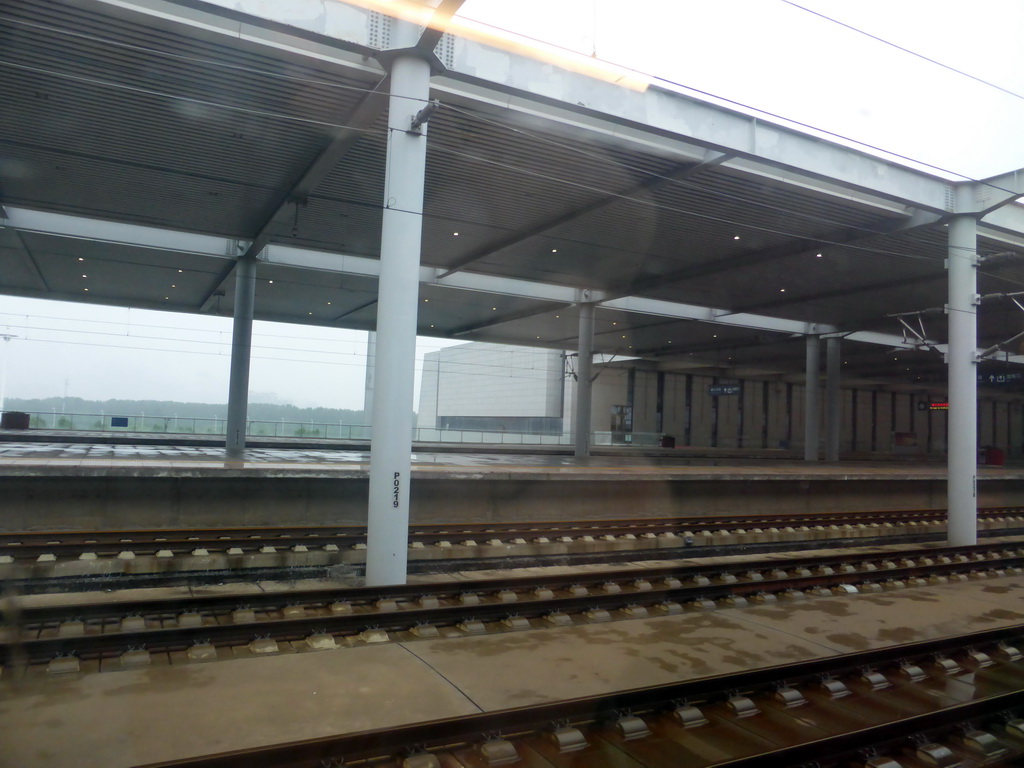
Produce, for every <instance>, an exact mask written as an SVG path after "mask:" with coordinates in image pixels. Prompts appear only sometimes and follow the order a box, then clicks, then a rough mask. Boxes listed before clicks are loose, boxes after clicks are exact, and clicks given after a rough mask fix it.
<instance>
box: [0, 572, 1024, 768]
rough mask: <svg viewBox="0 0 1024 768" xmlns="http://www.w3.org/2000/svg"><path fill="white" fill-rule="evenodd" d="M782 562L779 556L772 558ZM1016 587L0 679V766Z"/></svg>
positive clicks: (661, 677)
mask: <svg viewBox="0 0 1024 768" xmlns="http://www.w3.org/2000/svg"><path fill="white" fill-rule="evenodd" d="M780 557H784V556H781V555H780ZM1022 621H1024V577H1022V576H1016V575H1005V576H995V577H990V578H984V579H978V580H971V581H968V582H961V583H950V584H942V585H930V586H927V587H909V588H907V589H904V590H900V591H893V592H885V593H877V594H867V593H861V594H854V595H847V596H829V597H812V598H808V599H806V600H802V601H799V602H792V601H786V600H783V601H780V602H779V603H776V604H773V605H764V606H755V605H749V606H746V607H742V608H728V609H719V610H714V611H706V612H688V613H684V614H682V615H675V616H665V617H660V618H648V619H627V620H620V621H613V622H609V623H601V624H577V625H574V626H569V627H551V628H545V629H532V630H527V631H517V632H512V631H509V632H504V633H498V634H491V635H483V636H465V635H461V634H460V633H459V632H458V631H457V630H454V629H452V630H447V631H446V634H448V635H451V636H448V637H440V638H436V639H422V640H412V641H404V642H389V643H381V644H373V645H366V644H362V645H356V646H354V647H342V648H339V649H336V650H327V651H311V652H306V653H294V652H293V653H282V654H280V655H276V656H267V657H263V658H247V659H234V660H228V661H217V662H209V663H194V664H186V665H182V666H175V665H171V666H155V665H154V666H152V667H150V668H145V669H134V670H121V671H112V672H109V673H93V674H87V673H84V672H83V673H79V674H72V675H61V676H46V675H29V676H28V677H26V678H25V679H23V680H22V681H20V682H17V683H15V681H13V680H12V679H11V676H10V675H5V678H4V679H3V680H0V723H2V724H3V728H4V731H5V733H6V734H8V735H9V736H8V737H7V738H5V744H4V748H3V749H2V750H0V766H8V765H9V766H24V765H47V766H52V767H53V768H64V767H65V766H76V768H88V767H90V766H96V767H97V768H98V767H99V766H103V767H104V768H116V767H118V766H130V765H137V764H140V763H147V762H155V761H159V760H168V759H172V758H176V757H185V756H188V755H199V754H206V753H210V752H217V751H224V750H230V749H238V748H243V747H246V746H254V745H259V744H272V743H280V742H285V741H293V740H298V739H306V738H314V737H318V736H327V735H331V734H336V733H339V732H352V731H358V730H364V729H369V728H382V727H389V726H395V725H398V724H401V723H407V722H415V721H421V720H430V719H437V718H442V717H454V716H459V715H462V714H468V713H473V712H479V711H489V710H495V709H504V708H508V707H514V706H523V705H529V704H535V703H541V702H549V701H557V700H560V699H565V698H573V697H579V696H586V695H592V694H600V693H606V692H609V691H615V690H622V689H630V688H637V687H642V686H649V685H659V684H664V683H670V682H675V681H679V680H685V679H694V678H700V677H706V676H711V675H717V674H722V673H727V672H730V671H735V670H742V669H754V668H761V667H770V666H774V665H777V664H779V663H780V662H795V661H799V660H805V659H812V658H823V657H828V656H833V655H836V654H840V653H845V652H849V651H856V650H864V649H870V648H878V647H884V646H890V645H894V644H899V643H905V642H912V641H916V640H925V639H930V638H939V637H944V636H952V635H956V634H959V633H962V632H968V631H977V630H980V629H992V628H997V627H1002V626H1013V625H1017V624H1020V623H1021V622H1022Z"/></svg>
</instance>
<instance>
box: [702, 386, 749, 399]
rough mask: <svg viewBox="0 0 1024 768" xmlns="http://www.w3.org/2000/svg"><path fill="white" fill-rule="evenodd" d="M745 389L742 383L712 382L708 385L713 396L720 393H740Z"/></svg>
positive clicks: (717, 395)
mask: <svg viewBox="0 0 1024 768" xmlns="http://www.w3.org/2000/svg"><path fill="white" fill-rule="evenodd" d="M742 390H743V387H742V386H741V385H740V384H712V385H710V386H709V387H708V394H710V395H711V396H712V397H719V396H720V395H738V394H739V393H740V392H741V391H742Z"/></svg>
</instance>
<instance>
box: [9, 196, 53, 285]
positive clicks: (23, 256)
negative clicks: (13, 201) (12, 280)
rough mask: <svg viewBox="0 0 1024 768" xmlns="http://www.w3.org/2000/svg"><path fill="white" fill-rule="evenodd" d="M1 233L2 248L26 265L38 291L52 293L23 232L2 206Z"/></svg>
mask: <svg viewBox="0 0 1024 768" xmlns="http://www.w3.org/2000/svg"><path fill="white" fill-rule="evenodd" d="M0 232H2V233H3V234H0V248H4V249H5V250H8V251H13V252H14V253H15V254H16V255H17V258H18V259H19V260H20V261H21V263H22V264H24V266H25V269H26V270H27V271H28V273H29V274H30V275H31V276H32V279H33V280H34V281H35V283H36V288H37V289H38V290H40V291H46V292H48V291H50V290H51V288H50V286H49V284H48V283H47V282H46V278H45V277H43V273H42V272H41V271H40V270H39V265H38V264H37V263H36V260H35V257H33V256H32V251H30V250H29V249H28V246H27V245H26V244H25V239H24V238H23V237H22V236H21V232H20V231H19V230H18V229H16V228H15V227H14V226H12V222H11V220H10V217H8V215H7V211H6V210H4V207H3V206H0Z"/></svg>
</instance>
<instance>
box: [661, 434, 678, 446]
mask: <svg viewBox="0 0 1024 768" xmlns="http://www.w3.org/2000/svg"><path fill="white" fill-rule="evenodd" d="M659 445H660V446H661V447H662V448H675V447H676V439H675V438H674V437H673V436H672V435H662V436H661V442H660V443H659Z"/></svg>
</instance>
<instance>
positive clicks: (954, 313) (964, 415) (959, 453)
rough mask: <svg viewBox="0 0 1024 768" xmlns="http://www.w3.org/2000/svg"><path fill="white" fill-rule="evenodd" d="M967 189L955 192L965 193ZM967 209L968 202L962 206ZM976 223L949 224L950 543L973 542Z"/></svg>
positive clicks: (962, 219) (962, 218) (960, 219)
mask: <svg viewBox="0 0 1024 768" xmlns="http://www.w3.org/2000/svg"><path fill="white" fill-rule="evenodd" d="M971 191H972V190H971V188H970V187H969V186H967V185H965V186H964V187H961V188H959V189H958V190H957V203H958V206H957V207H958V209H960V210H963V208H960V196H961V195H962V194H969V193H970V192H971ZM966 202H967V204H968V205H969V204H970V202H969V201H966ZM977 226H978V223H977V220H976V219H975V218H974V216H972V215H959V216H954V217H953V219H952V221H950V222H949V252H948V253H949V256H948V258H947V260H946V268H947V270H948V273H949V303H948V305H947V310H948V313H949V351H948V353H947V363H948V366H949V371H948V374H949V411H948V417H949V422H948V424H949V427H948V435H947V438H946V441H947V445H948V451H949V456H948V460H949V466H948V473H949V474H948V481H947V494H948V505H949V512H948V515H949V520H948V523H947V526H946V530H947V532H948V533H947V536H948V539H949V544H950V545H951V546H954V547H964V546H970V545H973V544H977V543H978V524H977V523H978V521H977V517H978V499H977V495H978V488H977V483H978V418H977V413H978V378H977V363H976V355H977V342H978V314H977V310H978V272H977V267H978V255H977V247H978V246H977Z"/></svg>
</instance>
